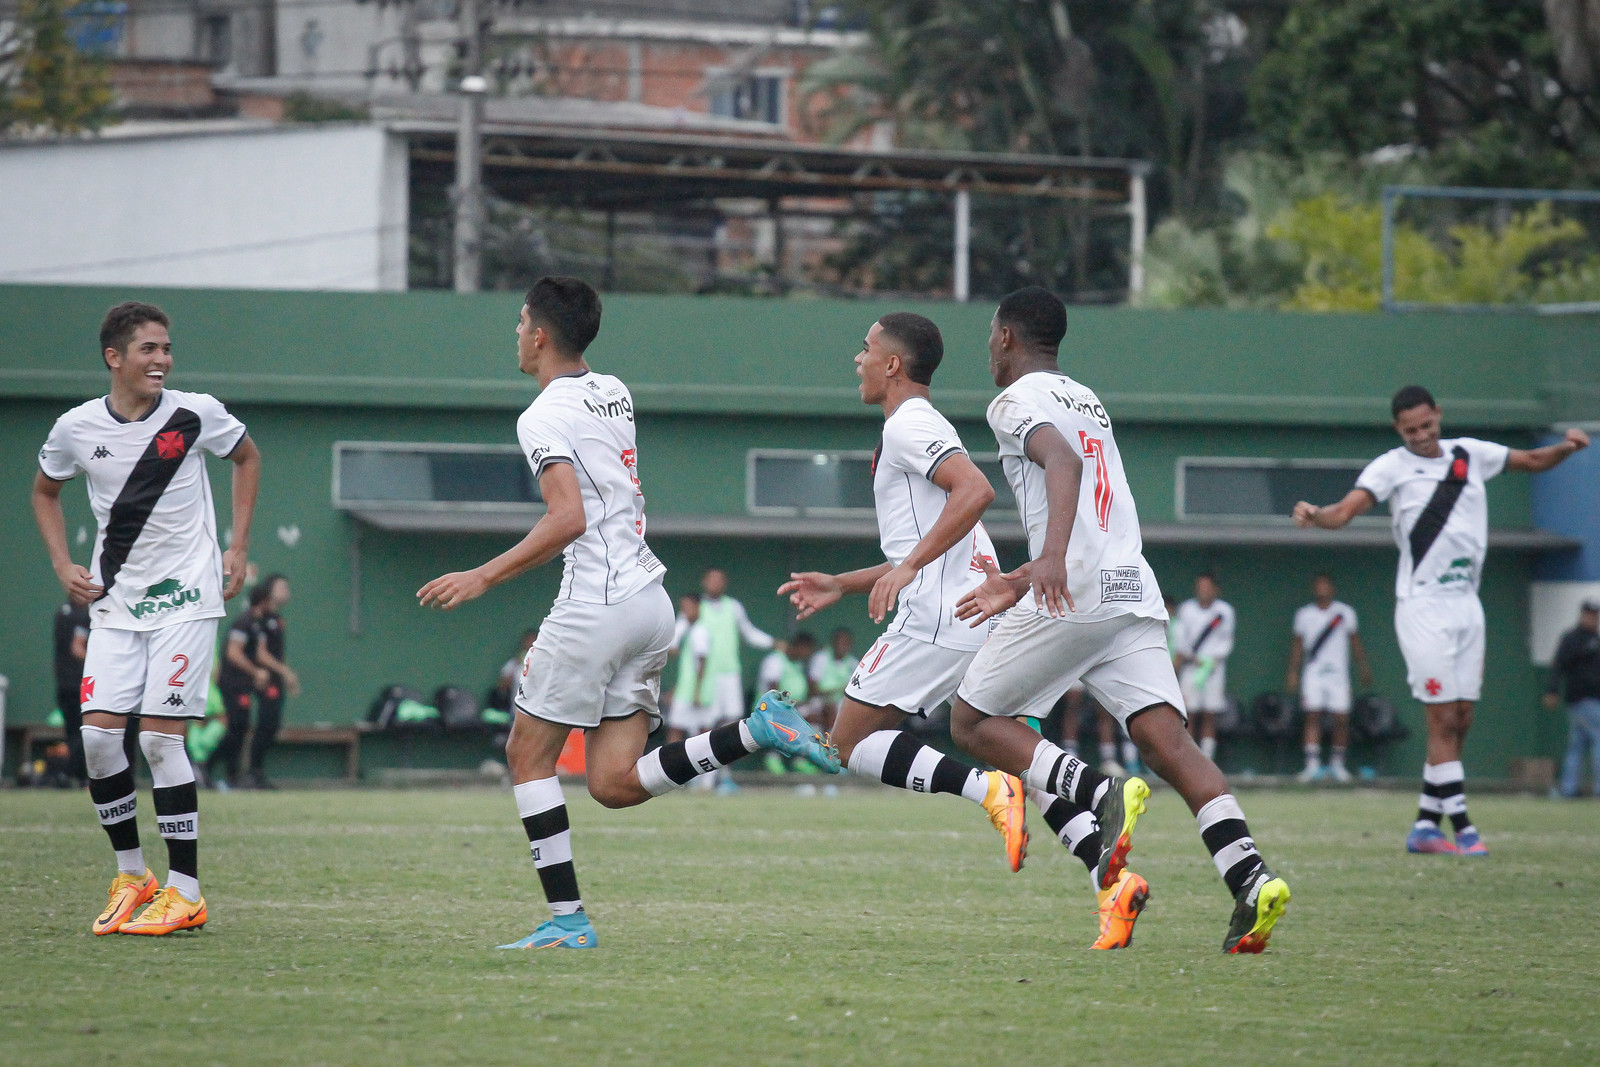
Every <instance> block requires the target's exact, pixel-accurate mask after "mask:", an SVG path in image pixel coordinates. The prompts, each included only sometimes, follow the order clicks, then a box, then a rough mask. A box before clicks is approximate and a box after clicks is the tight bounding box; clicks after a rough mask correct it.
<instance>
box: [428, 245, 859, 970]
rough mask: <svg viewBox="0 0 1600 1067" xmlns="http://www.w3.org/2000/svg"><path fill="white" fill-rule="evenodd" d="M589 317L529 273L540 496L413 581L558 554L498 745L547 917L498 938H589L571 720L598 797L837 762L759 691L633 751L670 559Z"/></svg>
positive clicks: (524, 362) (570, 286)
mask: <svg viewBox="0 0 1600 1067" xmlns="http://www.w3.org/2000/svg"><path fill="white" fill-rule="evenodd" d="M599 331H600V296H599V294H598V293H596V292H595V291H594V290H593V289H592V288H590V287H589V286H588V285H587V284H585V283H584V282H582V281H579V280H578V279H576V278H561V277H548V278H540V279H539V281H538V282H536V283H535V284H534V286H533V288H532V289H530V290H529V291H528V296H527V300H526V302H525V304H524V305H523V308H522V312H521V314H520V317H519V320H518V323H517V364H518V366H519V368H520V369H521V370H522V372H523V373H524V374H528V375H532V376H533V377H535V378H537V379H538V381H539V389H540V392H539V396H538V397H537V398H536V399H535V400H534V401H533V403H532V404H530V405H529V406H528V409H527V410H526V411H524V412H523V413H522V416H521V417H520V418H518V419H517V439H518V441H519V442H520V443H521V445H522V453H523V455H524V456H526V457H527V459H528V462H529V464H530V465H531V466H532V467H533V471H534V475H535V477H537V478H538V479H539V492H540V495H541V496H542V497H543V499H544V501H545V504H546V507H547V510H546V512H545V515H544V517H543V518H541V519H540V520H539V521H538V523H537V524H535V525H534V527H533V529H532V530H531V531H530V532H529V533H528V536H527V537H525V538H523V539H522V541H520V542H519V543H518V544H516V545H515V546H513V547H512V548H510V549H508V550H507V551H505V552H503V553H501V554H500V555H498V556H496V557H495V558H494V559H492V560H490V561H488V562H487V563H485V564H483V565H482V566H480V567H476V568H474V569H473V570H470V571H458V572H455V573H451V574H446V575H442V576H441V577H438V578H435V579H434V580H433V581H431V582H429V583H428V584H427V585H424V586H423V587H422V588H421V589H419V590H418V591H417V598H418V600H419V602H420V603H421V605H422V606H423V607H430V606H433V607H439V608H443V609H444V610H446V611H449V610H452V609H454V608H457V607H460V606H461V605H462V604H465V603H466V602H467V601H469V600H475V599H477V598H478V597H480V596H482V595H483V594H484V593H486V592H488V591H489V590H490V589H491V588H493V587H494V586H497V585H499V584H501V583H502V582H506V581H509V580H510V579H512V578H515V577H516V576H517V575H519V574H521V573H522V572H524V571H526V570H529V569H531V568H533V567H537V566H540V565H541V564H544V563H548V562H549V561H550V560H552V559H555V558H556V556H558V555H560V556H563V557H564V567H563V571H562V577H561V587H560V592H559V593H558V594H557V595H556V601H555V605H554V606H553V607H552V608H551V609H550V613H549V615H548V616H547V617H546V618H545V620H544V623H543V624H542V625H541V626H540V628H539V640H538V642H537V643H536V644H535V645H534V646H533V648H531V649H530V650H529V651H528V654H527V657H526V658H525V659H524V661H523V665H522V677H521V679H520V680H519V681H518V684H517V691H516V699H515V707H516V710H517V714H516V716H515V722H514V723H513V724H512V727H511V738H510V740H509V742H508V743H507V745H506V762H507V764H508V765H509V766H510V769H511V780H512V783H513V792H514V794H515V797H516V801H517V814H518V815H519V816H520V817H521V819H522V825H523V828H524V830H526V831H527V835H528V843H529V846H530V848H531V849H532V852H533V864H534V867H535V868H536V869H537V870H538V872H539V881H540V884H541V885H542V886H543V888H544V892H545V897H546V898H547V899H548V901H549V903H550V913H551V918H550V920H549V921H548V922H545V923H543V924H541V925H540V926H539V927H538V928H537V929H535V930H534V931H533V933H531V934H529V935H528V936H526V937H523V938H521V939H519V940H517V941H513V942H512V943H510V944H508V945H501V946H500V947H501V948H553V947H565V948H593V947H595V945H596V944H598V938H597V935H596V934H595V929H594V926H593V925H591V923H590V921H589V918H588V916H587V915H586V914H585V912H584V910H583V902H582V898H581V897H580V896H579V894H578V879H577V874H576V873H575V868H574V867H573V863H572V838H571V833H570V831H569V829H568V821H567V808H566V803H565V801H564V800H563V799H562V795H561V783H560V781H559V780H558V779H557V778H556V760H557V759H558V758H559V757H560V755H561V749H562V746H563V745H564V744H565V743H566V740H567V734H568V733H569V732H571V731H572V730H574V729H579V730H584V731H586V732H587V745H586V753H585V754H586V757H587V762H588V784H589V793H590V795H592V796H593V797H594V798H595V799H596V800H598V801H599V802H600V803H602V804H604V805H605V806H606V807H608V808H626V807H632V806H633V805H635V804H643V803H644V802H645V801H647V800H649V799H650V798H651V797H656V796H660V795H661V794H663V793H667V792H670V791H671V790H673V789H676V788H678V787H679V786H681V785H686V784H687V783H689V782H690V781H692V780H693V779H694V778H695V777H697V776H699V775H702V774H709V773H711V772H713V771H715V770H716V769H717V768H719V767H721V766H723V765H724V764H727V763H732V762H733V761H734V760H737V759H739V758H740V757H742V756H744V755H745V754H746V753H748V752H757V751H760V750H761V749H764V748H766V749H777V750H778V751H780V752H783V753H785V754H788V755H793V756H804V757H806V758H808V759H810V760H811V761H812V762H814V763H816V764H817V765H818V766H820V767H823V768H824V769H825V770H827V771H829V772H830V773H833V774H838V773H840V770H841V768H840V766H839V760H838V756H837V754H836V753H834V752H833V750H832V749H831V748H830V747H829V746H828V743H827V741H826V739H824V738H823V737H821V736H819V735H818V734H816V733H815V732H814V731H813V730H812V728H811V727H810V726H809V725H807V723H806V722H805V720H804V719H802V718H800V717H799V716H798V715H796V714H795V712H794V709H793V708H791V707H790V706H789V705H787V704H786V703H784V702H782V701H780V700H778V699H777V695H776V694H772V693H769V694H767V696H765V697H763V698H762V699H761V700H759V701H757V704H756V710H755V711H754V712H753V713H752V714H751V715H750V716H749V717H748V718H746V719H742V720H739V721H737V722H733V723H729V724H727V725H725V726H719V727H717V728H716V729H714V730H711V731H709V732H707V733H702V734H697V735H695V736H693V737H689V738H687V739H686V740H683V741H676V742H672V743H670V744H667V745H664V746H662V747H661V748H658V749H655V750H653V751H651V752H650V753H649V754H648V755H646V754H645V753H644V747H645V739H646V738H647V737H648V736H649V735H650V732H651V731H652V730H654V729H655V727H656V726H657V724H658V723H659V722H660V720H661V713H660V711H659V710H658V708H657V700H658V698H659V696H660V692H661V669H662V667H663V666H665V664H666V662H667V651H668V649H669V648H670V646H671V645H672V636H673V613H672V600H671V598H670V597H668V596H667V593H666V590H664V589H663V588H662V587H661V581H662V578H663V577H664V576H665V574H666V568H665V567H664V566H662V564H661V561H660V560H658V559H656V557H655V554H654V553H653V552H651V551H650V546H649V545H647V544H646V543H645V539H644V533H645V516H644V490H643V488H642V487H641V484H640V481H639V453H638V445H637V443H636V442H635V439H634V429H635V428H634V421H633V398H632V397H631V396H630V395H629V393H628V388H627V386H625V385H623V384H622V382H621V381H620V380H619V379H617V378H614V377H612V376H611V375H609V374H597V373H595V372H594V371H593V370H591V369H590V368H589V365H588V363H586V362H585V361H584V358H583V353H584V350H585V349H587V348H588V347H589V344H590V342H592V341H593V340H594V338H595V335H596V334H597V333H599Z"/></svg>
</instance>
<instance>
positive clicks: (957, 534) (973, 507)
mask: <svg viewBox="0 0 1600 1067" xmlns="http://www.w3.org/2000/svg"><path fill="white" fill-rule="evenodd" d="M932 481H933V484H934V485H937V486H938V487H939V488H940V489H943V490H944V491H945V492H946V493H948V494H949V497H948V498H947V499H946V501H945V505H944V509H943V510H942V511H940V512H939V518H938V521H936V522H935V523H934V524H933V525H932V526H931V527H929V529H928V532H927V533H926V534H924V535H923V537H922V540H920V541H918V542H917V544H916V547H915V548H913V549H912V550H911V553H910V554H909V555H908V556H906V558H905V559H904V560H903V561H902V562H901V563H900V565H899V566H898V567H894V568H891V569H890V570H889V571H888V572H887V573H885V574H884V575H883V576H882V577H880V578H879V579H878V580H877V581H876V582H875V583H874V584H873V586H872V594H871V596H869V597H868V598H867V614H868V615H869V616H871V618H872V621H873V622H882V621H883V618H884V616H885V615H887V614H888V613H889V612H890V611H891V610H892V609H893V608H894V606H895V604H896V602H897V601H898V600H899V597H900V591H901V590H902V589H904V588H905V587H906V586H908V585H910V584H911V583H912V581H913V580H915V579H916V577H917V572H918V571H920V570H922V568H924V567H926V566H927V565H928V564H930V563H932V562H933V561H934V560H936V559H938V558H939V557H940V556H943V555H944V554H945V553H946V552H948V551H950V550H951V549H952V548H954V547H955V545H956V542H957V541H960V540H961V539H962V538H964V537H967V536H968V535H969V534H971V533H972V528H973V527H974V526H976V525H978V520H979V519H981V518H983V512H984V509H986V508H987V507H988V506H989V505H990V504H992V503H994V486H992V485H990V484H989V479H988V478H985V477H984V476H983V472H982V471H980V470H979V469H978V465H977V464H976V463H973V462H972V459H971V457H969V456H968V455H967V454H966V453H964V452H957V453H955V454H953V455H951V456H950V457H949V458H947V459H946V460H945V461H944V462H943V463H941V464H939V469H938V470H936V471H934V472H933V479H932Z"/></svg>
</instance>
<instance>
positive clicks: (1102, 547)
mask: <svg viewBox="0 0 1600 1067" xmlns="http://www.w3.org/2000/svg"><path fill="white" fill-rule="evenodd" d="M1066 332H1067V309H1066V307H1065V306H1064V305H1063V304H1062V303H1061V301H1060V299H1058V298H1057V297H1056V296H1055V295H1054V294H1053V293H1051V292H1049V291H1048V290H1045V289H1041V288H1039V287H1037V286H1030V287H1028V288H1026V289H1021V290H1018V291H1017V292H1015V293H1012V294H1011V295H1010V296H1008V297H1006V298H1005V299H1004V300H1002V301H1001V302H1000V307H999V310H997V311H996V312H995V315H994V319H993V321H992V322H991V324H990V328H989V369H990V372H991V373H992V374H993V377H994V382H995V384H996V385H998V386H1000V388H1001V389H1002V390H1003V392H1001V394H1000V395H999V396H998V397H996V398H995V400H994V402H993V403H991V404H990V405H989V425H990V427H991V428H993V430H994V434H995V438H996V439H997V440H998V441H999V442H1000V457H1001V462H1002V463H1003V464H1004V466H1005V472H1006V480H1007V481H1008V482H1010V483H1011V488H1012V490H1013V491H1014V492H1015V493H1016V496H1017V506H1018V508H1019V509H1020V510H1021V512H1022V521H1023V524H1024V525H1025V526H1026V527H1027V531H1028V555H1029V556H1030V557H1032V558H1031V560H1030V562H1028V563H1027V564H1025V565H1023V566H1022V567H1020V568H1018V569H1017V570H1015V571H1012V572H1011V573H1009V574H1001V573H999V571H998V569H997V568H995V566H994V565H993V564H992V563H988V562H985V563H984V568H985V570H986V571H987V572H988V573H987V575H986V577H985V578H984V581H983V583H982V584H981V585H979V586H978V587H977V588H976V589H974V590H972V591H971V592H969V593H967V594H966V595H965V596H964V597H963V598H962V600H961V603H960V605H959V606H958V607H957V611H956V614H957V616H958V617H959V618H963V619H966V620H968V621H969V623H971V624H972V625H978V624H980V623H981V622H983V621H984V620H985V619H989V618H992V617H994V616H995V615H998V614H1000V613H1001V612H1003V611H1007V609H1009V608H1012V607H1013V606H1014V605H1016V606H1017V610H1015V611H1009V612H1007V614H1006V616H1005V617H1004V618H1003V619H1001V620H1000V621H999V622H998V623H996V624H995V626H994V629H993V630H992V631H991V632H990V634H989V640H988V642H987V643H985V644H984V646H983V648H982V649H981V650H979V652H978V654H977V656H976V658H974V659H973V661H972V666H971V667H969V668H968V669H967V674H966V677H965V678H964V679H963V680H962V682H961V687H960V689H959V691H958V693H957V697H956V701H955V706H954V709H953V710H952V712H951V715H950V726H951V734H952V736H953V737H954V738H955V741H956V743H957V744H959V745H960V746H961V747H962V748H964V749H966V750H967V751H968V752H971V753H972V754H973V755H975V756H977V757H978V758H979V759H982V760H985V761H987V762H988V763H990V764H992V765H994V766H996V767H999V768H1001V769H1003V770H1007V771H1010V772H1011V773H1013V774H1015V775H1017V776H1019V777H1022V778H1023V779H1024V780H1025V781H1026V782H1027V783H1028V785H1029V786H1030V787H1031V788H1033V789H1037V790H1039V791H1040V792H1042V793H1045V794H1055V795H1058V796H1061V797H1063V798H1065V799H1067V800H1070V801H1072V802H1073V803H1075V804H1077V805H1078V806H1080V807H1083V808H1088V809H1090V810H1092V811H1093V812H1094V813H1095V816H1096V817H1097V818H1098V820H1099V822H1100V825H1101V827H1102V837H1103V841H1102V855H1101V860H1100V864H1099V867H1098V870H1097V875H1098V887H1099V888H1101V889H1106V888H1110V887H1111V886H1112V885H1114V884H1116V880H1117V879H1118V878H1119V877H1121V875H1122V872H1123V869H1124V864H1125V862H1126V857H1127V851H1128V849H1129V848H1130V847H1131V845H1132V839H1131V835H1132V832H1133V827H1134V823H1135V821H1136V820H1137V818H1138V816H1139V815H1140V814H1141V813H1143V811H1144V807H1145V798H1146V797H1148V796H1149V793H1150V789H1149V786H1148V785H1146V784H1145V783H1144V781H1143V780H1141V779H1139V778H1116V779H1114V778H1107V777H1106V776H1105V775H1102V774H1099V773H1098V772H1096V771H1095V769H1094V768H1092V767H1090V766H1089V765H1088V764H1086V763H1084V762H1083V761H1082V760H1079V759H1077V758H1076V757H1074V756H1069V755H1068V754H1067V753H1066V752H1064V751H1062V749H1061V748H1060V747H1058V746H1057V745H1055V744H1053V743H1052V742H1050V741H1047V740H1043V739H1041V738H1040V737H1039V735H1038V734H1036V733H1034V732H1033V731H1032V730H1030V729H1029V728H1028V727H1027V726H1026V725H1025V724H1024V723H1022V722H1021V721H1019V720H1020V718H1021V717H1023V716H1031V717H1035V718H1039V717H1042V716H1044V715H1045V714H1047V713H1048V712H1049V710H1050V706H1051V705H1052V704H1054V703H1055V701H1056V700H1057V699H1058V698H1059V697H1060V696H1061V694H1062V693H1064V692H1066V690H1067V689H1068V688H1069V687H1070V686H1071V685H1073V684H1074V683H1076V682H1078V681H1080V680H1081V681H1082V683H1083V685H1084V688H1085V689H1087V690H1088V692H1089V694H1090V695H1091V696H1093V697H1094V698H1095V699H1096V700H1098V701H1099V702H1100V704H1101V706H1102V707H1104V708H1105V709H1106V710H1107V711H1109V712H1110V713H1111V714H1112V715H1113V716H1115V717H1116V719H1117V720H1118V722H1120V723H1121V724H1122V726H1123V728H1124V729H1125V730H1126V731H1127V732H1128V734H1129V736H1130V737H1132V738H1133V740H1134V743H1135V744H1137V745H1138V746H1139V755H1140V757H1141V758H1142V759H1143V760H1144V762H1145V764H1146V765H1148V766H1149V767H1150V769H1151V770H1153V771H1155V772H1156V773H1157V774H1159V775H1160V776H1161V777H1162V778H1164V779H1166V781H1167V782H1169V783H1171V785H1172V786H1173V788H1174V789H1176V790H1177V791H1178V793H1179V794H1180V795H1181V796H1182V797H1183V798H1184V800H1186V801H1187V802H1188V804H1189V808H1190V810H1191V811H1193V812H1194V814H1195V818H1196V821H1197V822H1198V823H1199V827H1200V836H1201V837H1202V838H1203V839H1204V841H1205V843H1206V847H1207V848H1208V849H1210V851H1211V856H1212V859H1213V861H1214V862H1215V863H1216V867H1217V871H1218V873H1220V874H1221V875H1222V878H1223V881H1224V882H1225V883H1226V884H1227V886H1228V889H1229V891H1230V892H1232V893H1233V896H1234V911H1233V918H1232V920H1231V921H1230V923H1229V926H1228V932H1227V934H1226V935H1225V936H1224V938H1223V945H1222V948H1223V951H1224V952H1260V951H1261V950H1262V949H1264V948H1265V947H1266V945H1267V939H1268V938H1269V937H1270V936H1271V934H1272V929H1273V926H1274V925H1275V924H1276V923H1277V921H1278V919H1279V918H1280V917H1282V915H1283V913H1284V909H1285V908H1286V907H1287V905H1288V903H1289V886H1288V885H1287V884H1286V883H1285V882H1284V880H1283V879H1281V878H1277V877H1274V876H1273V874H1272V872H1271V871H1269V870H1268V869H1267V867H1266V864H1265V862H1264V861H1263V860H1262V858H1261V854H1260V853H1259V852H1258V851H1257V850H1256V844H1255V840H1254V839H1253V838H1252V837H1251V835H1250V831H1249V829H1248V827H1246V825H1245V821H1244V812H1243V811H1242V810H1241V809H1240V807H1239V803H1238V801H1237V800H1235V799H1234V797H1233V795H1232V794H1231V793H1229V792H1228V783H1227V779H1225V778H1224V777H1223V776H1222V772H1221V771H1219V770H1218V769H1217V767H1216V764H1214V763H1212V762H1211V761H1210V760H1209V759H1207V758H1206V757H1205V756H1204V755H1203V754H1202V753H1201V751H1200V749H1199V748H1198V747H1196V745H1195V743H1194V741H1193V740H1192V739H1191V738H1190V737H1189V734H1188V731H1187V730H1185V729H1184V712H1183V696H1182V694H1181V693H1180V692H1179V689H1178V679H1177V676H1176V675H1175V674H1174V672H1173V669H1172V660H1171V659H1170V658H1169V657H1168V653H1167V639H1166V629H1165V626H1164V623H1165V621H1166V617H1167V611H1166V608H1165V607H1164V606H1163V604H1162V599H1161V590H1160V588H1159V587H1158V586H1157V585H1156V577H1155V574H1154V572H1152V571H1151V569H1150V565H1149V564H1148V563H1147V562H1145V558H1144V542H1143V537H1142V535H1141V534H1140V530H1139V515H1138V512H1137V511H1136V509H1135V508H1134V503H1133V495H1132V493H1130V492H1129V490H1128V479H1127V476H1126V475H1125V474H1124V473H1123V469H1122V455H1121V453H1120V452H1119V451H1118V449H1117V442H1116V439H1115V437H1114V436H1113V434H1112V432H1111V417H1110V416H1109V415H1107V414H1106V409H1105V407H1104V406H1103V405H1102V404H1101V403H1100V400H1099V398H1098V397H1096V396H1095V394H1094V392H1093V390H1091V389H1089V388H1088V387H1087V386H1085V385H1082V384H1080V383H1078V382H1075V381H1073V380H1072V379H1071V378H1069V377H1067V376H1066V375H1065V374H1063V373H1062V372H1061V368H1060V367H1059V366H1058V365H1057V362H1056V360H1057V350H1058V349H1059V347H1060V345H1061V339H1062V338H1063V337H1065V336H1066ZM1029 594H1031V601H1030V602H1026V603H1022V604H1018V602H1019V601H1022V600H1023V598H1024V597H1027V596H1029Z"/></svg>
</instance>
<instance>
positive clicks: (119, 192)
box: [0, 126, 409, 290]
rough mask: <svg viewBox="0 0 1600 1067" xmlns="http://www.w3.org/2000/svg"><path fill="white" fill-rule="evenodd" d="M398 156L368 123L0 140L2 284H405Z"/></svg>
mask: <svg viewBox="0 0 1600 1067" xmlns="http://www.w3.org/2000/svg"><path fill="white" fill-rule="evenodd" d="M407 166H408V164H407V154H406V144H405V141H404V139H403V138H400V137H397V136H395V135H393V134H390V133H388V132H386V131H385V130H383V129H382V128H380V127H377V126H333V127H327V126H324V127H314V128H305V127H289V128H264V129H260V130H231V131H228V132H221V133H200V134H170V135H155V136H146V137H107V138H102V139H98V140H85V141H68V142H58V143H53V144H8V145H4V146H0V282H64V283H69V284H71V283H81V284H85V285H91V284H93V285H105V284H116V285H162V286H201V287H209V288H241V289H355V290H370V289H404V288H405V287H406V247H407V241H406V227H407V222H408V213H409V196H408V188H407Z"/></svg>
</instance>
